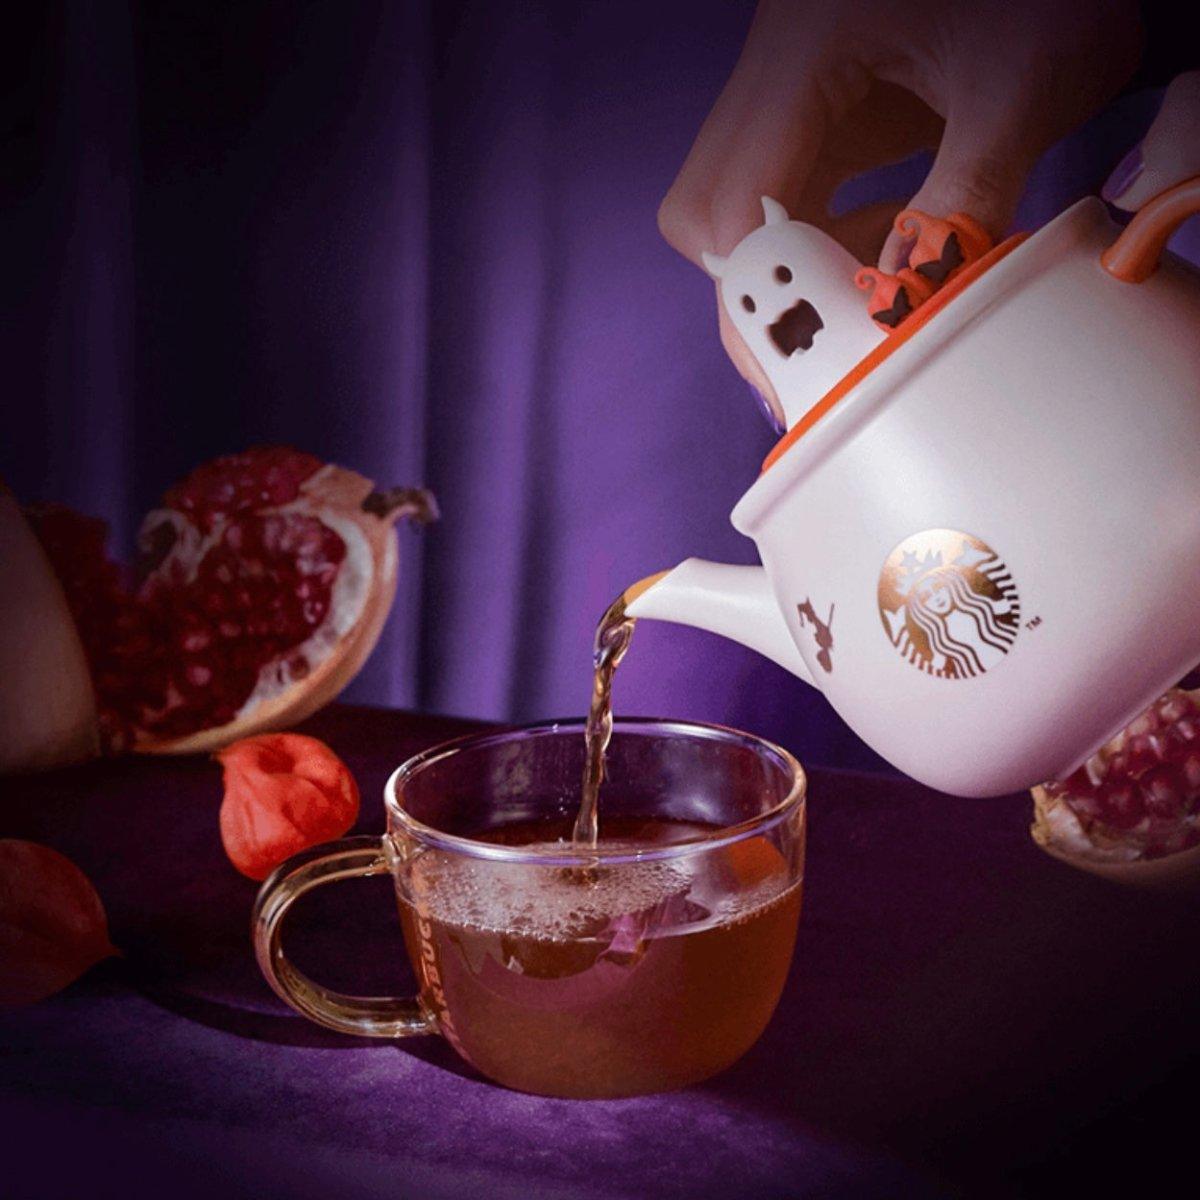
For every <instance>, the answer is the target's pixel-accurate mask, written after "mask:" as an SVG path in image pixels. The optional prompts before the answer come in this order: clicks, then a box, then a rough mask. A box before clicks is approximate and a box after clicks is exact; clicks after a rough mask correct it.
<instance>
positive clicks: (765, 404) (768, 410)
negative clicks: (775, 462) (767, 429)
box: [746, 382, 787, 434]
mask: <svg viewBox="0 0 1200 1200" xmlns="http://www.w3.org/2000/svg"><path fill="white" fill-rule="evenodd" d="M746 386H747V387H748V388H749V389H750V395H752V396H753V397H754V399H755V400H757V401H758V407H759V409H760V411H761V412H762V415H763V416H764V417H766V418H767V420H768V421H769V422H770V425H771V428H772V429H774V430H775V432H776V433H777V434H782V433H785V432H786V431H787V426H785V425H784V423H783V422H782V421H781V420H780V418H779V414H778V413H777V412H776V411H775V407H774V405H772V404H771V402H770V401H769V400H768V399H767V398H766V396H764V395H763V394H762V392H760V391H759V390H758V388H756V387H755V386H754V384H752V383H749V382H747V384H746Z"/></svg>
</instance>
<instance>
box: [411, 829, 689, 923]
mask: <svg viewBox="0 0 1200 1200" xmlns="http://www.w3.org/2000/svg"><path fill="white" fill-rule="evenodd" d="M604 846H605V848H609V847H610V846H612V843H609V842H605V843H604ZM529 848H530V849H531V850H534V851H538V850H548V851H553V850H558V851H560V852H561V851H563V850H565V849H567V848H568V847H567V846H566V845H564V844H563V843H561V842H541V843H530V844H529ZM614 848H616V847H614ZM628 848H629V849H630V850H634V849H636V847H635V846H634V845H633V844H632V843H630V844H629V847H628ZM691 882H692V881H691V876H690V874H689V872H688V871H687V869H686V867H684V866H682V865H677V864H675V863H672V862H646V863H638V864H635V865H626V866H624V867H622V868H621V869H620V870H605V869H604V868H603V867H599V868H595V869H592V870H590V871H588V872H587V874H586V877H584V876H581V875H580V873H579V872H575V871H571V870H569V869H564V868H558V867H553V866H546V867H542V868H537V869H530V868H529V866H528V865H522V864H507V863H503V862H497V861H495V860H491V859H474V858H467V857H465V856H463V855H449V854H441V853H439V852H436V851H434V852H430V853H426V854H425V855H423V856H422V857H421V858H420V859H418V860H417V861H416V862H415V863H414V864H413V867H412V874H411V884H410V886H411V888H412V893H413V896H414V898H415V899H416V900H417V902H418V904H420V905H422V906H428V911H429V912H430V915H432V916H434V917H436V918H437V919H438V920H439V921H445V922H447V923H448V924H451V925H459V926H470V927H471V928H473V929H477V930H479V931H481V932H485V931H490V932H504V933H517V934H521V935H522V936H527V937H535V938H541V939H546V940H563V939H568V938H580V937H587V938H595V937H599V936H600V935H601V933H602V932H603V931H604V929H605V928H606V927H607V926H608V925H610V923H611V922H612V921H613V920H614V919H615V918H620V917H622V916H625V915H628V914H631V913H644V912H646V911H649V910H653V909H655V908H658V907H660V906H662V905H663V904H664V902H666V901H668V900H670V899H672V898H674V897H680V896H682V895H683V894H684V893H686V892H687V891H688V889H689V887H690V885H691Z"/></svg>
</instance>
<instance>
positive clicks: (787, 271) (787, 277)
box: [775, 266, 792, 283]
mask: <svg viewBox="0 0 1200 1200" xmlns="http://www.w3.org/2000/svg"><path fill="white" fill-rule="evenodd" d="M775 279H776V280H777V281H778V282H779V283H791V282H792V272H791V268H790V267H783V266H779V267H776V268H775Z"/></svg>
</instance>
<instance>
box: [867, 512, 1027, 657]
mask: <svg viewBox="0 0 1200 1200" xmlns="http://www.w3.org/2000/svg"><path fill="white" fill-rule="evenodd" d="M879 615H880V616H881V617H882V618H883V627H884V629H885V630H886V632H887V635H888V637H889V638H890V639H891V642H892V645H893V646H895V647H896V649H897V650H899V651H900V653H901V654H903V655H904V657H905V658H906V659H908V661H909V662H910V663H912V664H913V665H914V666H916V667H920V668H921V670H922V671H924V672H926V673H927V674H929V675H936V676H937V677H938V678H939V679H965V678H970V677H972V676H975V675H982V674H984V673H985V672H986V671H988V670H990V669H991V668H992V667H994V666H995V665H996V664H997V663H998V662H1000V661H1001V660H1002V659H1003V658H1004V656H1005V655H1006V654H1007V653H1008V652H1009V649H1010V648H1011V647H1012V644H1013V642H1015V641H1016V640H1017V632H1018V630H1019V629H1020V624H1021V603H1020V600H1019V598H1018V597H1017V586H1016V584H1015V583H1014V582H1013V578H1012V574H1011V573H1010V572H1009V570H1008V568H1007V567H1006V566H1005V565H1004V563H1003V562H1002V561H1001V559H1000V557H999V555H997V553H996V552H995V551H994V550H993V549H992V548H991V546H989V545H987V543H986V542H981V541H980V540H979V539H978V538H976V537H972V536H971V535H970V534H969V533H960V532H959V531H958V530H956V529H926V530H925V531H924V532H923V533H914V534H913V535H912V537H908V538H905V539H904V541H902V542H901V543H900V544H899V545H898V546H897V547H896V548H895V549H894V550H893V551H892V552H891V554H889V555H888V557H887V561H886V562H885V563H884V564H883V570H882V571H880V573H879Z"/></svg>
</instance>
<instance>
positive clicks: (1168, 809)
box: [1141, 766, 1183, 817]
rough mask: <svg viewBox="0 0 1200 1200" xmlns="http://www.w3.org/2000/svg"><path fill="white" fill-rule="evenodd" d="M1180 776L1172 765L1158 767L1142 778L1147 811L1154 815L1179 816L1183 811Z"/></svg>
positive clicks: (1143, 797)
mask: <svg viewBox="0 0 1200 1200" xmlns="http://www.w3.org/2000/svg"><path fill="white" fill-rule="evenodd" d="M1179 782H1180V780H1179V776H1178V775H1177V774H1176V772H1175V771H1174V770H1172V769H1171V768H1170V767H1167V766H1162V767H1157V768H1156V769H1155V770H1153V771H1149V772H1147V774H1146V775H1145V776H1144V777H1143V778H1142V780H1141V789H1142V799H1143V800H1144V802H1145V805H1146V811H1147V812H1148V813H1150V815H1151V816H1154V817H1177V816H1179V814H1180V813H1181V812H1182V811H1183V795H1182V792H1181V789H1180V787H1179Z"/></svg>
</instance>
